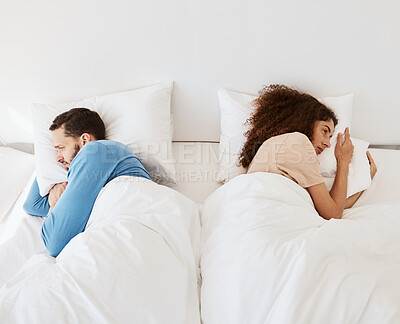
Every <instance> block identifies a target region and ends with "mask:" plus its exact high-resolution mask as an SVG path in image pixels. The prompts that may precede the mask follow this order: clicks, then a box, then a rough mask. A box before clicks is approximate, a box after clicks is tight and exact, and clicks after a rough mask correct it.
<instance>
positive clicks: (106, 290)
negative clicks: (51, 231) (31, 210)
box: [0, 177, 200, 324]
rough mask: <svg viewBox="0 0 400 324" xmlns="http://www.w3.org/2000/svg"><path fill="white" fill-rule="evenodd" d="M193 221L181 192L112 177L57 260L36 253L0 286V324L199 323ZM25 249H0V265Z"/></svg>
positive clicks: (194, 213) (15, 241) (13, 241)
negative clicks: (85, 222)
mask: <svg viewBox="0 0 400 324" xmlns="http://www.w3.org/2000/svg"><path fill="white" fill-rule="evenodd" d="M31 220H32V221H33V222H35V224H36V223H37V220H38V218H36V219H35V218H33V217H32V218H31ZM24 221H25V222H28V223H29V222H30V219H29V218H25V219H24ZM199 223H200V221H199V217H198V209H197V206H196V204H195V203H194V202H192V201H191V200H189V199H188V198H185V197H184V196H183V195H182V194H180V193H178V192H176V191H174V190H172V189H170V188H167V187H164V186H159V185H157V184H155V183H153V182H151V181H148V180H146V179H138V178H133V177H119V178H116V179H114V180H113V181H111V182H110V183H108V184H107V185H106V187H104V188H103V190H102V191H101V192H100V194H99V196H98V198H97V200H96V203H95V205H94V208H93V211H92V214H91V217H90V219H89V222H88V225H87V227H86V230H85V231H84V232H83V233H81V234H79V235H77V236H76V237H75V238H73V239H72V240H71V241H70V243H69V244H68V245H67V246H66V247H65V248H64V250H63V251H62V252H61V253H60V255H59V256H58V257H57V258H53V257H51V256H50V255H49V254H48V253H47V252H46V251H45V250H42V251H41V252H39V253H36V254H34V255H33V256H32V257H30V258H29V259H28V260H27V261H26V262H25V263H24V264H23V265H22V268H21V269H20V270H19V271H18V272H17V273H16V274H15V275H14V276H13V277H12V278H9V279H8V281H7V282H6V283H4V284H3V285H2V287H1V289H0V323H118V324H119V323H173V324H175V323H199V322H200V320H199V302H198V286H197V277H198V260H197V259H198V255H199V253H198V252H199V250H198V249H199V240H200V224H199ZM25 227H26V226H25ZM33 227H34V228H40V227H38V226H37V225H34V226H33ZM39 238H40V236H39V235H38V236H37V239H39ZM25 243H26V242H25ZM25 243H24V242H22V240H21V237H17V236H13V237H11V238H10V240H9V241H7V242H5V243H3V244H1V245H0V256H5V255H9V256H10V258H9V259H7V260H4V259H3V260H1V263H3V262H5V263H7V264H8V263H9V262H11V263H13V262H14V261H15V262H16V264H18V262H21V259H18V258H15V259H13V257H12V253H13V251H15V252H16V251H18V250H19V249H21V246H18V245H23V244H25ZM35 244H39V245H37V246H40V244H41V243H38V242H37V241H35ZM13 246H14V247H13ZM10 251H11V252H10ZM7 253H8V254H7ZM11 268H12V265H11ZM8 269H10V266H8Z"/></svg>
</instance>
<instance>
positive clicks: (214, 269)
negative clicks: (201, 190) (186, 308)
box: [201, 173, 400, 324]
mask: <svg viewBox="0 0 400 324" xmlns="http://www.w3.org/2000/svg"><path fill="white" fill-rule="evenodd" d="M202 226H203V227H202V252H201V269H202V290H201V305H202V310H201V313H202V319H203V322H204V324H210V323H216V324H220V323H229V324H234V323H246V324H247V323H271V324H280V323H285V324H287V323H296V324H301V323H304V324H312V323H341V324H344V323H351V324H353V323H372V324H376V323H400V203H399V202H398V201H397V202H396V201H393V202H386V203H384V204H373V205H364V206H360V207H356V206H354V207H353V208H351V209H349V210H346V211H345V214H344V219H341V220H335V219H332V220H329V221H326V220H324V219H323V218H321V217H320V216H319V215H318V214H317V212H316V211H315V209H314V206H313V203H312V200H311V198H310V196H309V194H308V193H307V191H306V190H304V189H303V188H301V187H300V186H298V185H297V184H296V183H294V182H293V181H291V180H289V179H287V178H285V177H283V176H280V175H275V174H269V173H253V174H249V175H241V176H238V177H237V178H235V179H233V180H231V181H230V182H229V183H227V184H226V185H224V186H223V187H221V188H219V189H218V190H217V191H216V192H215V193H214V194H212V195H211V196H210V197H209V198H208V199H207V200H206V202H205V204H204V209H203V215H202Z"/></svg>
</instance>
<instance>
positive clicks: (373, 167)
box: [367, 151, 378, 180]
mask: <svg viewBox="0 0 400 324" xmlns="http://www.w3.org/2000/svg"><path fill="white" fill-rule="evenodd" d="M367 157H368V161H369V170H370V173H371V180H372V179H373V178H374V176H375V174H376V171H378V168H377V167H376V164H375V161H374V159H373V158H372V155H371V153H369V152H368V151H367Z"/></svg>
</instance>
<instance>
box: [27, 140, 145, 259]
mask: <svg viewBox="0 0 400 324" xmlns="http://www.w3.org/2000/svg"><path fill="white" fill-rule="evenodd" d="M119 176H135V177H143V178H146V179H149V180H151V177H150V175H149V173H148V172H147V171H146V169H145V168H144V166H143V164H142V163H141V162H140V160H139V159H138V158H137V157H136V156H135V155H134V154H133V153H132V152H131V150H130V149H129V148H128V147H127V146H126V145H124V144H122V143H119V142H115V141H108V140H100V141H91V142H89V143H87V144H86V145H84V146H83V147H82V148H81V150H80V151H79V152H78V154H77V155H76V156H75V158H74V159H73V160H72V162H71V164H70V168H69V171H68V174H67V181H68V185H67V187H66V189H65V191H64V192H63V194H62V195H61V197H60V199H59V200H58V202H57V204H56V205H55V207H54V208H53V209H52V210H49V209H50V205H49V203H48V195H46V196H45V197H41V196H40V194H39V187H38V184H37V181H36V179H35V182H34V183H33V185H32V187H31V190H30V192H29V195H28V198H27V200H26V202H25V204H24V209H25V211H26V212H27V213H28V214H31V215H34V216H46V220H45V221H44V223H43V226H42V238H43V241H44V244H45V246H46V248H47V250H48V251H49V253H50V254H51V255H52V256H57V255H58V254H59V253H60V252H61V251H62V249H63V248H64V247H65V245H67V244H68V242H69V241H70V240H71V239H72V238H73V237H74V236H76V235H77V234H79V233H81V232H83V230H84V229H85V226H86V223H87V221H88V220H89V216H90V213H91V211H92V208H93V205H94V202H95V201H96V198H97V196H98V194H99V192H100V190H101V189H102V188H103V187H104V186H105V185H106V184H107V183H108V182H110V181H111V180H113V179H114V178H116V177H119Z"/></svg>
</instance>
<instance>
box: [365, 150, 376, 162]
mask: <svg viewBox="0 0 400 324" xmlns="http://www.w3.org/2000/svg"><path fill="white" fill-rule="evenodd" d="M367 158H368V161H369V164H372V163H375V161H374V159H373V158H372V155H371V153H369V151H367Z"/></svg>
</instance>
